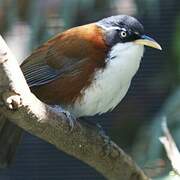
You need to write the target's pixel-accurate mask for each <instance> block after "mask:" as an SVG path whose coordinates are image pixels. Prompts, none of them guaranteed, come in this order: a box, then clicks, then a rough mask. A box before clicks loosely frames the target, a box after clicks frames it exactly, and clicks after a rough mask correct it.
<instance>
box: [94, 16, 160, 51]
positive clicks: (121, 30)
mask: <svg viewBox="0 0 180 180" xmlns="http://www.w3.org/2000/svg"><path fill="white" fill-rule="evenodd" d="M97 26H100V27H101V28H102V29H103V30H104V32H105V33H104V34H105V40H106V43H107V45H108V46H110V47H113V46H114V45H116V44H117V43H118V44H120V43H121V44H122V45H123V44H126V45H127V44H128V46H126V47H132V46H135V45H140V46H144V45H145V46H149V47H152V48H156V49H159V50H161V49H162V48H161V46H160V45H159V44H158V43H157V42H156V41H155V40H154V39H152V38H151V37H149V36H147V35H145V34H144V28H143V25H142V24H141V23H140V22H139V21H138V20H137V19H135V18H134V17H131V16H127V15H117V16H111V17H108V18H105V19H102V20H100V21H98V22H97Z"/></svg>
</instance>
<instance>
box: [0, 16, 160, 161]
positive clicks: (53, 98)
mask: <svg viewBox="0 0 180 180" xmlns="http://www.w3.org/2000/svg"><path fill="white" fill-rule="evenodd" d="M144 46H149V47H153V48H156V49H160V50H161V46H160V45H159V44H158V43H157V42H156V41H155V40H153V39H152V38H150V37H149V36H147V35H145V33H144V29H143V26H142V24H141V23H140V22H139V21H138V20H137V19H135V18H133V17H130V16H127V15H117V16H112V17H108V18H105V19H102V20H100V21H98V22H95V23H91V24H87V25H83V26H79V27H75V28H72V29H69V30H67V31H65V32H63V33H60V34H58V35H57V36H55V37H54V38H52V39H50V40H49V41H47V42H46V43H44V44H43V45H42V46H40V47H39V48H38V49H36V50H35V51H34V52H33V53H32V54H31V55H30V56H29V57H28V58H27V59H26V60H25V61H24V62H23V64H22V65H21V69H22V71H23V73H24V76H25V78H26V80H27V83H28V85H29V87H30V88H31V91H32V92H33V93H34V94H35V95H36V96H37V97H38V98H39V99H40V100H41V101H43V102H45V103H47V104H49V105H61V106H62V107H63V108H64V109H65V110H67V111H69V112H70V113H71V114H72V115H74V116H75V117H84V116H93V115H96V114H102V113H105V112H107V111H111V110H112V109H113V108H114V107H116V106H117V104H118V103H119V102H120V101H121V100H122V98H123V97H124V96H125V94H126V93H127V91H128V88H129V86H130V83H131V80H132V78H133V76H134V75H135V73H136V72H137V70H138V68H139V65H140V62H141V58H142V56H143V52H144ZM2 126H3V127H2V128H0V162H1V164H2V165H3V163H4V165H7V164H8V163H10V161H11V159H12V157H13V155H14V153H15V149H16V145H17V144H18V143H19V139H20V137H21V133H22V132H21V129H20V128H18V127H16V126H15V125H13V124H12V123H11V122H9V121H5V122H4V124H2Z"/></svg>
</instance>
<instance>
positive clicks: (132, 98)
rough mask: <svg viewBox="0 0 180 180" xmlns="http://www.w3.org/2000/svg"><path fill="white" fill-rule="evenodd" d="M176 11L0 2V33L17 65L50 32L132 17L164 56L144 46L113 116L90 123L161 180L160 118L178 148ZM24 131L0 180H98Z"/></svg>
mask: <svg viewBox="0 0 180 180" xmlns="http://www.w3.org/2000/svg"><path fill="white" fill-rule="evenodd" d="M179 10H180V1H179V0H171V1H170V0H0V33H1V34H2V35H3V37H5V38H6V40H7V43H8V45H9V46H10V47H11V49H12V50H13V52H14V54H15V55H16V56H17V58H18V60H19V62H22V61H23V60H24V58H25V57H26V56H27V55H28V54H30V53H31V51H32V50H33V49H35V48H36V47H37V46H38V45H40V44H42V43H43V42H45V41H46V40H47V39H49V38H50V37H51V36H53V35H54V34H56V33H57V32H61V31H64V30H65V29H68V28H70V27H73V26H77V25H81V24H86V23H89V22H94V21H96V20H99V19H102V18H104V17H106V16H110V15H116V14H129V15H132V16H135V17H137V18H138V19H139V20H140V21H141V22H142V24H143V25H144V27H145V31H146V32H147V34H149V35H151V36H152V37H153V38H155V39H156V40H157V41H158V42H159V43H160V44H161V45H162V48H163V51H162V52H160V51H157V50H154V49H150V48H146V52H145V55H144V58H143V61H142V63H141V67H140V69H139V71H138V73H137V75H136V76H135V78H134V79H133V82H132V85H131V88H130V90H129V92H128V94H127V95H126V97H125V98H124V99H123V101H122V102H121V103H120V104H119V105H118V107H116V108H115V110H113V112H110V113H107V114H105V115H102V116H99V117H91V118H90V120H92V121H94V122H95V123H97V122H98V123H100V124H101V125H102V127H103V128H104V129H105V131H106V132H107V134H108V135H109V136H110V137H111V139H112V140H114V141H115V142H116V143H117V144H119V145H120V146H121V147H122V148H123V149H124V150H125V151H126V152H128V153H129V154H131V156H132V157H133V158H134V159H135V160H136V161H137V162H138V164H139V165H140V166H141V167H142V168H143V169H145V170H146V172H147V173H148V175H149V176H152V177H163V176H164V175H165V174H167V173H168V172H169V170H171V167H170V166H169V161H168V160H167V157H166V154H165V152H164V149H163V147H162V145H161V144H160V143H159V141H158V137H159V136H160V135H161V127H160V123H161V121H162V117H165V118H166V119H167V121H168V124H169V127H170V129H171V132H172V133H173V136H174V138H175V140H176V142H177V145H178V146H179V145H180V140H179V139H180V138H178V137H180V135H179V134H178V130H179V128H180V127H179V125H180V122H179V119H180V118H179V117H180V114H179V111H180V93H179V92H180V90H179V82H180V11H179ZM178 100H179V101H178ZM24 134H25V135H24V137H23V139H22V143H21V145H20V146H19V149H18V152H17V157H16V159H15V162H14V164H13V165H12V166H11V167H10V168H9V169H6V170H0V180H21V179H26V180H31V179H33V180H36V179H37V180H41V179H48V180H50V179H51V180H55V179H58V180H61V179H62V180H76V179H77V180H80V179H89V180H90V179H96V180H102V179H104V178H103V177H102V176H101V175H100V174H99V173H97V172H96V171H95V170H93V169H92V168H91V167H89V166H88V165H86V164H84V163H82V162H80V161H78V160H77V159H74V158H73V157H70V156H67V155H65V154H64V153H63V152H60V151H58V150H56V149H55V148H54V147H53V146H52V145H50V144H48V143H46V142H44V141H42V140H40V139H38V138H36V137H34V136H32V135H30V134H27V133H24Z"/></svg>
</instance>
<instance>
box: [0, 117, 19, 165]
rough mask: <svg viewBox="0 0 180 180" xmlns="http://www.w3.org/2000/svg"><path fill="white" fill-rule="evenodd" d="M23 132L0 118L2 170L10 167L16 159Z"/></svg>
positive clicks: (0, 163) (0, 160) (0, 159)
mask: <svg viewBox="0 0 180 180" xmlns="http://www.w3.org/2000/svg"><path fill="white" fill-rule="evenodd" d="M22 132H23V130H22V129H21V128H19V127H18V126H16V125H15V124H13V123H11V122H10V121H8V120H6V119H5V118H4V117H3V116H0V168H6V167H8V166H9V165H10V164H11V163H12V162H13V160H14V159H15V154H16V150H17V147H18V145H19V143H20V140H21V137H22Z"/></svg>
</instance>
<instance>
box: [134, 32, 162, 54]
mask: <svg viewBox="0 0 180 180" xmlns="http://www.w3.org/2000/svg"><path fill="white" fill-rule="evenodd" d="M134 43H135V44H139V45H145V46H149V47H152V48H155V49H159V50H162V48H161V46H160V45H159V44H158V43H157V42H156V41H155V40H154V39H152V38H150V37H149V36H146V35H143V36H141V39H137V40H135V41H134Z"/></svg>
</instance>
